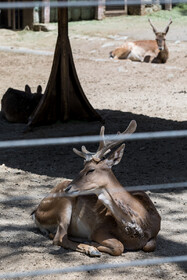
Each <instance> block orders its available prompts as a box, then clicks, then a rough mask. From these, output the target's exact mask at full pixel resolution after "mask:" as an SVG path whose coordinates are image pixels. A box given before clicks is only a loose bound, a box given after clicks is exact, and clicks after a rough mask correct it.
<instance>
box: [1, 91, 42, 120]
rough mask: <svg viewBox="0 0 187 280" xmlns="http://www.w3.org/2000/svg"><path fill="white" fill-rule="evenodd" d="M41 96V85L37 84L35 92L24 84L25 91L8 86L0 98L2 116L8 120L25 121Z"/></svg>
mask: <svg viewBox="0 0 187 280" xmlns="http://www.w3.org/2000/svg"><path fill="white" fill-rule="evenodd" d="M41 98H42V87H41V86H40V85H39V86H38V88H37V92H36V93H32V92H31V88H30V87H29V86H28V85H25V91H21V90H17V89H13V88H9V89H8V90H7V91H6V92H5V94H4V95H3V97H2V100H1V112H2V116H3V117H4V118H5V119H7V120H8V121H9V122H15V123H27V122H28V118H29V116H30V115H31V113H32V112H33V111H34V110H35V109H36V107H37V106H38V104H39V102H40V99H41Z"/></svg>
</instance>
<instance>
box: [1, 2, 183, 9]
mask: <svg viewBox="0 0 187 280" xmlns="http://www.w3.org/2000/svg"><path fill="white" fill-rule="evenodd" d="M143 2H144V1H142V0H130V1H129V2H128V1H127V5H131V6H132V5H142V4H144V3H143ZM124 3H125V1H124V0H111V1H103V0H90V1H88V0H87V1H53V2H50V7H51V8H64V7H69V8H70V7H97V6H99V5H105V6H120V5H124ZM152 3H153V1H152V0H146V1H145V4H152ZM159 3H160V4H167V3H172V4H179V3H187V0H182V1H181V0H171V1H170V0H169V1H168V0H160V1H159ZM48 6H49V2H47V1H32V2H28V1H25V2H17V1H16V2H0V9H28V8H34V7H40V8H44V7H48Z"/></svg>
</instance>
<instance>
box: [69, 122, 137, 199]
mask: <svg viewBox="0 0 187 280" xmlns="http://www.w3.org/2000/svg"><path fill="white" fill-rule="evenodd" d="M135 130H136V122H135V121H131V122H130V124H129V126H128V127H127V129H126V130H125V131H124V132H123V133H118V135H120V134H126V136H129V135H130V134H132V133H133V132H134V131H135ZM100 136H101V138H102V140H101V141H100V144H99V148H98V150H97V152H96V153H91V152H89V151H88V150H87V149H86V148H85V147H84V146H82V150H81V151H78V150H77V149H73V151H74V152H75V153H76V154H77V155H79V156H81V157H83V158H84V159H85V164H84V168H83V169H82V170H81V171H80V173H79V175H78V176H77V177H76V178H75V179H74V180H73V181H72V182H71V183H70V184H69V186H68V187H67V188H66V189H65V190H64V192H65V193H66V195H67V196H78V195H87V194H90V193H92V194H93V193H95V194H97V192H98V191H99V189H100V188H104V187H105V185H106V183H107V182H108V180H110V178H112V177H113V176H114V175H113V172H112V171H111V168H112V166H113V165H117V164H118V163H119V162H120V161H121V158H122V156H123V153H124V149H125V144H122V145H121V146H120V147H119V148H117V149H116V150H115V151H114V152H112V153H110V152H111V149H113V148H114V147H116V146H118V145H119V144H121V143H122V142H124V139H119V137H118V138H116V139H114V140H112V141H105V139H104V127H101V132H100ZM116 180H117V179H116Z"/></svg>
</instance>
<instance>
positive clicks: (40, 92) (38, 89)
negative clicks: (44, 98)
mask: <svg viewBox="0 0 187 280" xmlns="http://www.w3.org/2000/svg"><path fill="white" fill-rule="evenodd" d="M37 93H38V94H42V87H41V85H39V86H38V87H37Z"/></svg>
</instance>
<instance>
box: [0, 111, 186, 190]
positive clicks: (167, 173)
mask: <svg viewBox="0 0 187 280" xmlns="http://www.w3.org/2000/svg"><path fill="white" fill-rule="evenodd" d="M98 112H99V114H100V115H101V116H102V117H103V119H105V127H106V130H105V133H106V134H107V133H108V134H111V133H116V132H117V131H123V130H125V128H126V127H127V125H128V124H129V122H130V121H131V120H132V119H135V120H136V121H137V124H138V127H137V132H148V131H169V130H184V129H187V122H177V121H172V120H166V119H161V118H151V117H148V116H144V115H135V114H132V113H128V112H127V113H124V112H121V111H111V110H102V111H98ZM100 127H101V124H100V123H98V122H90V123H87V122H70V123H65V124H61V123H57V124H55V125H51V126H42V127H36V128H34V130H33V131H31V132H28V133H23V130H24V128H25V125H23V124H11V123H8V122H7V121H5V120H3V119H2V118H1V119H0V129H1V133H0V140H7V139H9V140H10V139H29V138H31V139H32V138H47V137H63V136H75V135H98V134H99V130H100ZM97 145H98V144H95V143H88V144H87V145H86V147H87V148H88V149H89V150H91V151H95V150H96V148H97ZM80 146H81V144H80V145H71V144H69V145H63V146H45V147H29V148H15V149H13V148H9V149H1V150H0V154H1V156H0V164H5V165H6V166H8V167H11V168H17V169H21V170H24V171H28V172H31V173H35V174H39V175H47V176H51V177H65V178H74V177H75V176H76V174H77V173H78V172H79V171H80V169H81V168H82V166H83V162H82V159H81V158H79V157H77V155H75V154H74V153H73V152H72V149H73V147H76V148H78V149H79V148H80ZM186 158H187V141H186V138H171V139H158V140H140V141H131V142H130V141H129V142H128V141H126V151H125V153H124V156H123V160H122V162H121V163H120V164H119V165H118V166H117V167H115V170H114V171H115V173H116V175H117V178H118V179H119V180H120V182H121V183H122V184H123V185H136V184H140V185H142V184H158V183H159V184H160V183H168V182H181V181H185V180H186V175H187V174H186V169H187V162H186ZM1 180H6V178H1Z"/></svg>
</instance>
